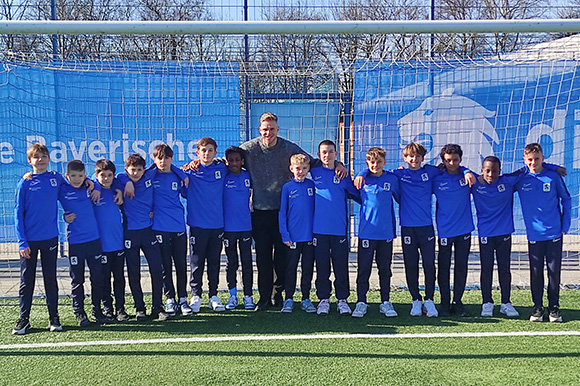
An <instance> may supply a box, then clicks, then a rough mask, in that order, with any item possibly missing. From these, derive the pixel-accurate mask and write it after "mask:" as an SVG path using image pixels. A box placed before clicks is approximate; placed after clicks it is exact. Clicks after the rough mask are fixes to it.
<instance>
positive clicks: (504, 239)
mask: <svg viewBox="0 0 580 386" xmlns="http://www.w3.org/2000/svg"><path fill="white" fill-rule="evenodd" d="M511 238H512V237H511V236H508V237H504V238H503V241H508V240H509V239H511Z"/></svg>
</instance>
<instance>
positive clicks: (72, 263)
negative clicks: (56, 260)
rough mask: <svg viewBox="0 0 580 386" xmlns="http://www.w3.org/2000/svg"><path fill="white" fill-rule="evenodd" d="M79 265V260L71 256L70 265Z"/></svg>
mask: <svg viewBox="0 0 580 386" xmlns="http://www.w3.org/2000/svg"><path fill="white" fill-rule="evenodd" d="M78 264H79V258H78V257H76V256H71V257H70V265H78Z"/></svg>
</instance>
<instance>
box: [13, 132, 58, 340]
mask: <svg viewBox="0 0 580 386" xmlns="http://www.w3.org/2000/svg"><path fill="white" fill-rule="evenodd" d="M26 155H27V158H28V163H29V164H30V166H32V175H31V177H30V179H25V178H23V179H21V180H20V182H19V183H18V187H17V189H16V205H15V210H14V212H15V223H16V236H17V238H18V246H19V251H20V289H19V294H18V295H19V302H20V316H19V318H18V320H17V322H16V326H15V327H14V329H13V330H12V334H15V335H24V334H25V333H26V332H27V331H28V330H29V329H30V321H29V318H30V308H31V306H32V294H33V292H34V282H35V279H36V265H37V261H38V254H39V252H40V255H41V261H42V278H43V281H44V290H45V293H46V305H47V306H48V316H49V322H48V328H49V330H50V331H62V325H61V324H60V318H59V315H58V284H57V281H56V258H57V253H58V226H57V213H58V203H57V200H58V190H59V188H60V186H62V185H63V184H64V183H66V182H65V180H64V178H63V177H62V176H61V175H60V174H59V173H56V172H51V171H47V169H48V166H49V164H50V156H49V152H48V149H47V148H46V146H44V145H42V144H40V143H35V144H32V145H31V146H30V147H29V148H28V150H27V152H26Z"/></svg>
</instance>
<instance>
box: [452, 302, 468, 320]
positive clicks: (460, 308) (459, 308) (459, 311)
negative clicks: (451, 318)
mask: <svg viewBox="0 0 580 386" xmlns="http://www.w3.org/2000/svg"><path fill="white" fill-rule="evenodd" d="M451 313H452V314H455V315H457V316H460V317H462V318H463V317H466V316H469V313H468V312H467V310H466V309H465V306H464V305H463V303H461V302H457V303H456V302H453V303H451Z"/></svg>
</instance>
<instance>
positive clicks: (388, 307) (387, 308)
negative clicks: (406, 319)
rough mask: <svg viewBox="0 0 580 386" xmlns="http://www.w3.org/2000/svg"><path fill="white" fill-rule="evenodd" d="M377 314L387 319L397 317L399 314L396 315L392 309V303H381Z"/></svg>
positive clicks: (393, 308)
mask: <svg viewBox="0 0 580 386" xmlns="http://www.w3.org/2000/svg"><path fill="white" fill-rule="evenodd" d="M379 312H380V313H381V314H385V316H387V317H389V318H394V317H395V316H399V314H397V311H395V307H393V303H391V302H387V301H385V302H383V304H381V305H380V306H379Z"/></svg>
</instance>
